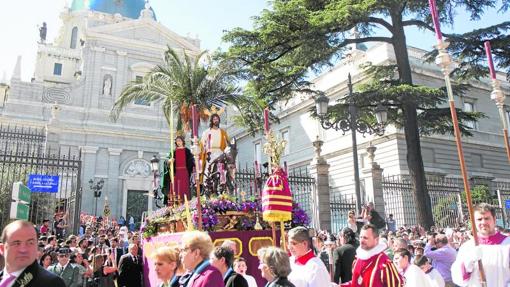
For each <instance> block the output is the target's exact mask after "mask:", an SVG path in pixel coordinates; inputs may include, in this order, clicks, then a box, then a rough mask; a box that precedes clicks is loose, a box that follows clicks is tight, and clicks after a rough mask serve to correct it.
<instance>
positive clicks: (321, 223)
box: [310, 136, 331, 230]
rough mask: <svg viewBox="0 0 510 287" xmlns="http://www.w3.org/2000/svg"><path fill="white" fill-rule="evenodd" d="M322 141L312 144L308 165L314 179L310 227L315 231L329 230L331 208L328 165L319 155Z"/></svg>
mask: <svg viewBox="0 0 510 287" xmlns="http://www.w3.org/2000/svg"><path fill="white" fill-rule="evenodd" d="M323 144H324V142H323V141H321V140H319V137H318V136H317V140H315V141H314V142H313V146H314V147H315V156H314V158H313V159H312V161H311V163H310V174H311V175H312V176H313V177H314V178H315V189H314V190H313V191H312V194H311V197H312V198H311V210H312V226H313V227H314V228H315V229H327V230H331V207H330V198H329V164H328V163H327V162H326V160H325V159H324V157H322V155H321V147H322V145H323Z"/></svg>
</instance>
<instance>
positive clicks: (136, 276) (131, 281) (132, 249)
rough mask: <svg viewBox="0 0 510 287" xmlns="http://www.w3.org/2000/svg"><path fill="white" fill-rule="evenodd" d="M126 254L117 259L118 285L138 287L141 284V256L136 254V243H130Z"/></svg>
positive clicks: (120, 286) (121, 286)
mask: <svg viewBox="0 0 510 287" xmlns="http://www.w3.org/2000/svg"><path fill="white" fill-rule="evenodd" d="M128 251H129V252H128V254H124V255H122V256H121V257H120V260H119V279H118V283H119V287H123V286H126V287H138V286H143V285H142V282H143V280H142V272H143V265H142V258H141V257H140V256H138V245H136V244H134V243H131V244H129V247H128Z"/></svg>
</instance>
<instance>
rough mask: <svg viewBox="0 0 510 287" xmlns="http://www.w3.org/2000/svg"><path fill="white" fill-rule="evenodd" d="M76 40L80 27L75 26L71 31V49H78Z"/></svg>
mask: <svg viewBox="0 0 510 287" xmlns="http://www.w3.org/2000/svg"><path fill="white" fill-rule="evenodd" d="M76 40H78V27H73V30H72V32H71V49H76Z"/></svg>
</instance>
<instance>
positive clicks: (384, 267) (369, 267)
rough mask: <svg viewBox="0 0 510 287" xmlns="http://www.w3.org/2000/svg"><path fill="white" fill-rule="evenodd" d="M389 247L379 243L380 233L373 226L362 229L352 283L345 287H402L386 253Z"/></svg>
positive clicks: (345, 284) (399, 277) (401, 282)
mask: <svg viewBox="0 0 510 287" xmlns="http://www.w3.org/2000/svg"><path fill="white" fill-rule="evenodd" d="M386 248H387V246H386V245H385V244H384V243H379V231H378V230H377V228H376V227H375V226H374V225H372V224H367V225H365V226H363V227H362V228H361V233H360V247H358V249H357V250H356V259H355V263H354V266H353V270H352V281H350V282H346V283H343V284H341V285H340V286H345V287H347V286H348V287H383V286H384V287H402V286H404V281H403V279H402V277H401V276H400V274H399V273H398V271H397V268H396V267H395V265H394V264H393V262H392V261H391V259H390V258H389V257H388V256H387V255H386V254H385V253H384V250H385V249H386Z"/></svg>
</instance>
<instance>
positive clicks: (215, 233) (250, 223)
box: [141, 106, 310, 286]
mask: <svg viewBox="0 0 510 287" xmlns="http://www.w3.org/2000/svg"><path fill="white" fill-rule="evenodd" d="M221 112H222V109H220V110H218V109H217V108H216V107H212V108H211V110H208V111H207V112H206V113H207V115H208V116H209V117H210V128H209V129H207V130H205V131H204V133H203V134H202V137H201V138H200V140H199V139H198V133H197V130H198V115H197V111H196V108H195V107H194V106H192V109H191V114H192V115H191V118H192V121H193V124H192V147H191V150H187V148H185V147H184V137H183V136H181V135H177V136H176V137H175V138H176V141H175V144H176V145H177V146H176V147H177V148H176V149H175V150H174V148H173V145H172V147H171V152H170V154H169V156H168V158H166V159H165V161H164V162H163V167H164V168H163V169H162V172H161V175H160V176H159V177H158V178H161V181H160V183H159V184H158V183H157V180H156V177H155V181H154V184H155V186H154V188H155V194H156V195H155V197H156V200H161V205H162V207H161V208H160V209H158V210H156V211H154V212H152V213H151V214H150V215H148V216H147V217H146V218H145V219H144V222H143V224H142V227H141V231H142V233H143V238H144V241H143V253H144V263H145V266H144V275H145V276H144V278H145V281H146V282H145V284H146V286H157V284H158V283H159V282H158V279H157V278H156V275H155V273H154V271H153V270H152V269H153V268H151V267H152V266H153V263H152V258H151V257H152V256H151V254H153V252H154V251H155V250H156V249H157V248H158V247H159V246H162V245H165V246H169V245H170V246H171V245H179V244H180V238H181V236H182V234H183V233H184V232H186V231H188V230H203V231H206V232H208V233H209V235H210V236H211V238H212V240H213V243H214V245H215V246H219V245H221V244H222V243H223V242H224V241H226V240H229V241H231V242H234V243H235V244H236V250H234V252H235V256H236V257H243V258H244V259H245V260H246V262H247V266H248V270H247V273H248V274H250V275H252V276H254V277H255V279H256V280H257V284H259V286H261V285H263V284H264V283H265V280H264V279H263V278H262V277H261V275H260V271H259V270H258V258H257V251H258V250H259V249H260V248H262V247H265V246H270V245H271V246H281V247H282V248H285V245H286V243H285V240H284V237H285V236H283V237H282V236H281V234H285V230H286V229H289V228H292V227H295V226H303V225H308V224H309V223H310V220H309V218H308V215H307V214H306V212H305V211H304V210H303V209H302V208H301V207H300V206H299V205H298V204H297V203H295V202H293V200H292V192H291V190H290V188H289V184H288V178H287V171H286V170H285V168H284V167H282V166H281V165H280V158H281V154H282V153H283V151H284V149H285V145H286V142H285V141H283V140H280V139H278V138H277V137H276V136H275V135H274V133H273V132H272V131H271V130H270V127H269V111H268V109H267V108H266V109H265V110H264V132H265V136H266V143H265V144H264V153H265V154H267V156H268V163H267V166H269V168H268V169H267V170H268V171H267V173H266V174H262V173H261V172H260V170H259V168H258V164H256V166H255V170H254V183H253V185H254V186H255V193H253V192H251V193H250V195H249V196H247V192H246V191H244V190H242V189H241V188H238V187H237V185H236V156H237V146H236V140H235V138H233V139H231V140H230V139H229V138H228V136H227V135H226V132H225V131H223V130H221V129H219V116H220V115H221ZM215 118H216V119H215ZM215 121H217V122H218V125H216V126H215ZM214 126H215V127H214ZM214 129H216V130H214ZM218 130H219V131H218ZM171 138H174V136H173V134H172V133H171ZM190 155H193V157H194V160H192V161H190V160H189V156H190ZM263 178H267V179H266V180H265V182H264V181H263V180H262V179H263ZM182 187H185V188H182ZM197 195H199V196H197Z"/></svg>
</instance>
